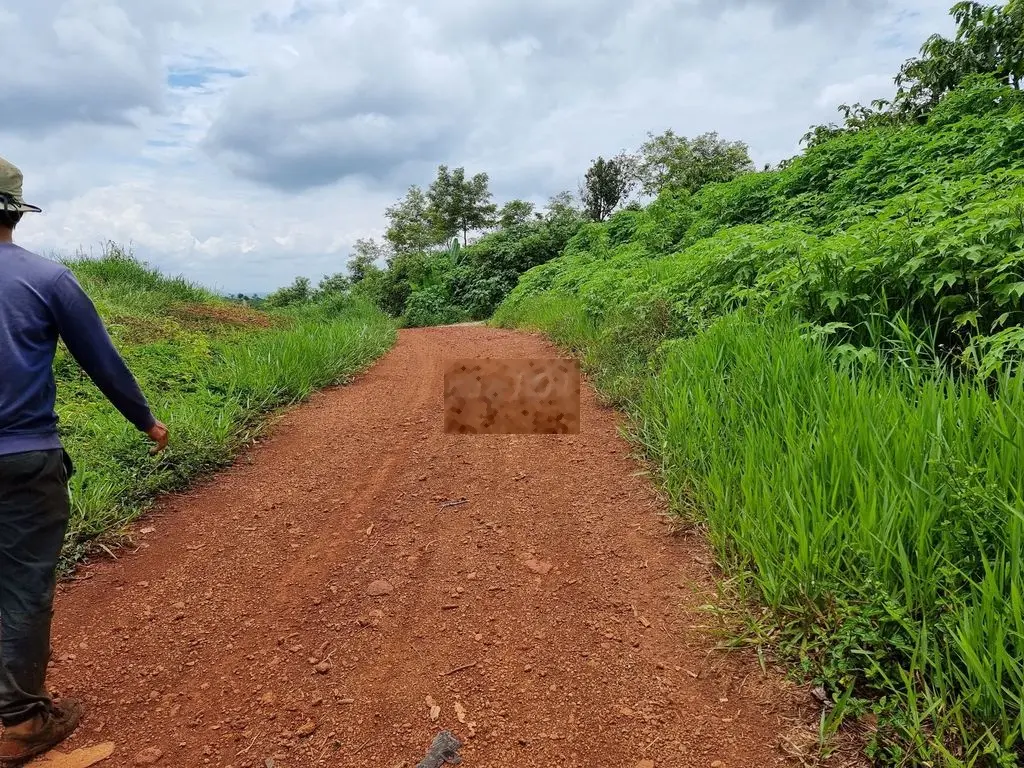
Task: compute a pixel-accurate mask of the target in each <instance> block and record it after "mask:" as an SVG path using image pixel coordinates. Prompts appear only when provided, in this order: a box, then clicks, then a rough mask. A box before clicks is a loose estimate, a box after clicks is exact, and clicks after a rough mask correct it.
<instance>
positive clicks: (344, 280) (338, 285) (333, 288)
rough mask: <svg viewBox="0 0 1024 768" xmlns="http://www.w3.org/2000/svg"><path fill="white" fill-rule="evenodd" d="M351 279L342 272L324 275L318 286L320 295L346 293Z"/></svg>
mask: <svg viewBox="0 0 1024 768" xmlns="http://www.w3.org/2000/svg"><path fill="white" fill-rule="evenodd" d="M349 285H350V283H349V279H348V277H347V276H345V275H344V274H343V273H341V272H336V273H335V274H333V275H324V276H323V278H322V279H321V280H320V285H318V286H317V293H318V294H319V295H320V296H327V295H330V294H335V293H345V292H346V291H347V290H348V289H349Z"/></svg>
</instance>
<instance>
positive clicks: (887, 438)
mask: <svg viewBox="0 0 1024 768" xmlns="http://www.w3.org/2000/svg"><path fill="white" fill-rule="evenodd" d="M1022 247H1024V95H1022V94H1021V92H1020V91H1018V90H1015V89H1013V88H1009V87H1005V86H1001V85H999V84H997V83H996V82H995V81H994V80H991V79H988V78H985V77H975V78H971V79H969V80H968V81H967V82H965V83H964V84H963V85H962V86H961V87H960V88H958V89H957V90H955V91H954V92H952V93H951V94H950V95H948V96H947V97H946V98H945V99H944V100H943V101H942V102H941V103H940V104H939V105H938V106H937V107H936V108H935V110H934V111H933V112H932V113H931V115H930V117H929V118H928V120H927V121H926V122H923V123H921V124H915V123H898V124H881V125H876V126H873V127H872V126H866V127H864V128H863V129H862V130H850V131H846V132H843V133H840V134H838V135H836V136H834V137H832V138H831V139H829V140H826V141H824V142H821V143H819V144H817V145H816V146H814V147H812V148H810V149H809V150H808V151H807V152H806V153H805V154H804V155H803V156H801V157H799V158H796V159H795V160H794V161H792V163H790V164H789V165H788V166H787V167H785V168H782V169H779V170H775V171H770V172H764V173H752V174H748V175H744V176H742V177H740V178H738V179H737V180H735V181H733V182H730V183H726V184H718V185H712V186H708V187H705V188H704V189H703V190H702V191H700V192H699V193H698V194H697V195H695V196H692V197H691V196H690V195H688V194H686V193H684V192H677V191H672V190H667V191H665V192H663V193H662V195H661V196H660V197H659V198H658V199H657V200H656V201H655V202H653V203H652V204H651V205H649V206H648V207H647V208H646V209H644V210H641V211H629V210H627V211H622V212H620V213H618V214H616V215H614V216H613V217H612V218H611V220H610V221H608V222H606V223H603V224H589V225H586V226H585V227H584V228H583V229H582V230H581V231H580V232H579V233H578V234H577V235H576V236H575V237H574V238H573V240H572V241H570V243H569V245H568V247H567V248H566V250H565V252H564V254H563V255H562V256H561V257H560V258H558V259H556V260H554V261H551V262H549V263H547V264H544V265H542V266H539V267H537V268H535V269H533V270H531V271H530V272H528V273H526V274H525V275H524V276H523V278H522V279H521V281H520V282H519V285H518V286H517V288H516V289H515V290H514V291H513V292H512V294H511V295H510V296H509V298H508V299H507V300H506V301H505V302H504V304H503V305H502V306H501V307H500V308H499V310H498V312H497V314H496V316H495V320H496V322H497V323H499V324H501V325H505V326H519V327H535V328H540V329H542V330H544V331H546V332H548V333H549V334H550V335H551V336H552V337H553V338H555V339H556V340H558V341H559V342H561V343H562V344H563V345H564V346H565V347H567V348H569V349H571V350H573V351H574V352H576V353H578V354H579V355H580V356H581V357H583V359H584V360H585V362H586V363H587V365H588V367H589V369H590V370H591V371H592V372H593V373H594V374H595V376H596V377H597V380H598V382H599V384H600V385H601V386H602V388H603V389H604V391H605V392H606V393H607V394H608V395H609V396H610V397H612V398H613V399H614V400H616V401H617V402H619V403H620V404H622V405H624V406H625V407H627V408H628V409H629V410H630V411H631V413H632V414H633V416H634V422H635V434H636V437H637V439H638V440H640V441H642V442H643V443H644V444H645V445H646V447H647V449H648V451H649V453H650V454H651V455H652V457H654V458H655V459H656V460H657V461H658V462H659V463H660V464H661V466H662V469H663V478H664V482H665V485H666V488H667V490H668V492H669V493H670V495H671V497H672V498H673V499H674V502H675V506H676V509H677V510H678V511H679V513H680V514H681V515H684V516H686V517H687V518H688V519H691V520H694V521H699V522H701V523H702V524H706V525H707V526H708V527H709V530H710V534H711V538H712V541H713V542H714V544H715V546H716V549H717V552H718V555H719V560H720V562H721V564H722V565H723V566H724V567H725V568H726V569H727V571H728V572H729V573H730V574H731V576H732V577H733V580H732V582H731V583H734V584H735V585H736V587H737V589H738V590H739V592H738V596H739V597H740V598H742V599H748V598H751V599H754V598H756V599H757V600H758V601H760V602H762V603H764V604H765V605H767V606H768V609H769V610H768V611H767V612H766V613H764V614H762V613H761V612H760V611H757V618H756V619H754V620H753V623H751V625H750V630H751V631H750V635H751V639H752V640H753V641H754V642H757V643H760V644H763V645H766V646H771V647H774V648H775V649H776V650H777V651H778V652H780V653H782V654H784V655H788V656H791V657H795V658H797V659H798V660H799V662H800V664H801V668H802V669H804V670H805V671H807V672H808V673H810V674H811V676H812V677H814V678H815V679H816V680H817V681H818V682H820V683H822V684H823V685H825V686H826V688H827V690H828V691H829V694H830V696H831V697H832V701H833V704H834V705H835V707H836V709H835V711H834V714H837V715H839V716H841V715H844V714H853V715H859V714H864V713H866V712H869V711H872V710H873V716H877V717H878V721H877V722H878V726H877V729H874V733H875V739H874V743H873V746H872V748H871V749H872V752H873V753H874V754H875V755H876V756H878V757H880V759H881V760H882V761H883V762H884V763H885V764H904V763H905V761H907V760H912V761H925V760H928V761H931V762H930V763H929V764H934V765H989V764H991V765H996V764H998V765H1014V764H1016V762H1017V761H1019V760H1020V759H1021V756H1022V754H1024V753H1022V749H1024V714H1022V707H1021V691H1024V599H1022V597H1021V596H1022V595H1024V385H1022V378H1021V375H1020V373H1019V369H1018V367H1017V364H1018V363H1019V360H1020V357H1021V353H1022V352H1024V303H1022V296H1024V256H1022ZM840 720H841V717H835V718H833V719H830V721H829V723H830V724H832V725H834V724H836V723H838V722H839V721H840ZM867 722H870V723H873V722H875V721H874V720H868V721H867ZM872 728H874V726H872ZM914 764H919V763H918V762H915V763H914Z"/></svg>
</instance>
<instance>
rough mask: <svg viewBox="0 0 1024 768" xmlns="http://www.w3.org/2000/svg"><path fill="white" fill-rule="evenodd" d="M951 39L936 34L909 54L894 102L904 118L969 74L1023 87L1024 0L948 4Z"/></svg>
mask: <svg viewBox="0 0 1024 768" xmlns="http://www.w3.org/2000/svg"><path fill="white" fill-rule="evenodd" d="M950 14H951V15H952V16H953V19H954V21H955V22H956V27H957V28H956V34H955V35H954V37H953V39H952V40H950V39H948V38H945V37H943V36H942V35H932V36H931V37H929V38H928V40H927V41H926V42H925V44H924V45H923V46H921V52H920V54H921V55H920V56H919V57H917V58H913V59H909V60H908V61H907V62H906V63H905V64H904V65H903V67H902V68H901V69H900V72H899V74H898V75H897V76H896V85H897V87H898V89H899V90H898V92H897V95H896V100H895V102H894V107H895V109H896V111H897V112H898V113H900V114H901V115H903V116H905V117H911V118H921V117H923V116H924V115H925V114H927V113H928V112H929V111H930V110H931V109H932V108H933V107H934V106H935V105H936V104H937V103H938V102H939V100H940V99H941V98H942V97H943V96H944V95H945V94H947V93H949V92H950V91H951V90H953V89H954V88H956V87H957V86H958V85H959V84H960V83H961V81H963V79H964V78H965V77H968V76H969V75H981V74H992V75H995V76H996V78H998V79H999V80H1000V81H1001V82H1003V83H1005V84H1006V85H1010V86H1012V87H1014V88H1017V89H1020V87H1021V81H1022V80H1024V0H1010V2H1009V3H1007V4H1006V5H1005V6H998V5H982V4H981V3H978V2H973V1H972V0H964V1H963V2H958V3H957V4H956V5H954V6H953V7H952V8H951V9H950Z"/></svg>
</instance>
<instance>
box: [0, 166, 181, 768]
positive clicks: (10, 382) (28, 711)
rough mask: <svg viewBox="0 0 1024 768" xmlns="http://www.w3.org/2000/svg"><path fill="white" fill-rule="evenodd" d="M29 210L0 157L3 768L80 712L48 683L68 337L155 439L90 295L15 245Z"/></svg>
mask: <svg viewBox="0 0 1024 768" xmlns="http://www.w3.org/2000/svg"><path fill="white" fill-rule="evenodd" d="M25 213H41V210H40V209H39V208H37V207H35V206H32V205H28V204H26V203H25V201H24V200H23V199H22V174H21V171H19V170H18V169H17V168H15V167H14V166H13V165H11V164H10V163H9V162H7V161H6V160H4V159H2V158H0V723H3V726H4V732H3V736H2V738H0V766H11V765H21V764H23V763H25V762H27V761H28V760H30V759H31V758H32V757H34V756H36V755H39V754H42V753H43V752H46V751H47V750H49V749H50V748H52V747H53V746H55V745H57V744H59V743H60V742H61V741H63V740H64V739H65V738H67V737H68V736H69V735H70V734H71V733H72V731H74V730H75V728H76V727H77V725H78V721H79V719H80V718H81V715H82V710H81V706H80V704H79V703H78V702H75V701H72V700H67V699H65V700H60V701H56V702H55V701H53V700H51V698H50V696H49V694H48V693H47V691H46V667H47V665H48V664H49V660H50V621H51V617H52V616H53V596H54V589H55V586H56V567H57V559H58V557H59V555H60V551H61V546H62V544H63V542H64V534H65V531H66V529H67V524H68V516H69V514H70V499H69V496H68V485H67V484H68V480H69V478H70V477H71V473H72V472H73V471H74V470H73V468H72V465H71V461H70V459H69V458H68V455H67V454H66V453H65V452H64V449H63V447H62V446H61V442H60V438H59V437H58V433H57V415H56V413H55V412H54V400H55V396H56V384H55V382H54V378H53V358H54V353H55V352H56V349H57V339H58V337H60V338H61V339H63V340H64V344H65V345H66V346H67V348H68V351H69V352H70V353H71V355H72V356H73V357H74V358H75V360H77V361H78V363H79V364H80V365H81V366H82V368H83V369H84V370H85V372H86V373H87V374H88V375H89V377H90V378H91V379H92V380H93V381H94V382H95V383H96V385H97V386H98V387H99V388H100V390H101V391H102V392H103V394H104V395H105V396H106V397H107V398H108V399H109V400H110V402H111V403H113V405H114V406H115V407H116V408H117V409H118V410H119V411H120V412H121V413H122V414H123V415H124V416H125V418H127V419H128V420H129V421H130V422H131V423H132V424H134V425H135V427H137V428H138V429H139V430H140V431H141V432H144V433H146V434H147V435H148V436H149V438H150V439H151V440H152V441H153V442H154V443H156V445H155V446H154V449H153V450H154V451H160V450H163V448H164V447H165V446H166V445H167V428H166V427H165V426H164V425H163V424H161V423H160V422H158V421H157V420H156V419H154V418H153V415H152V413H151V412H150V409H149V405H148V404H147V403H146V399H145V397H143V395H142V392H140V391H139V387H138V384H137V383H136V381H135V379H134V378H133V377H132V374H131V372H130V371H129V370H128V367H127V366H126V365H125V363H124V361H123V360H122V359H121V356H120V355H119V354H118V352H117V350H116V349H115V348H114V345H113V343H112V342H111V340H110V336H109V335H108V334H107V331H106V328H104V326H103V323H102V321H101V320H100V318H99V316H98V315H97V313H96V309H95V307H94V306H93V304H92V302H91V301H90V299H89V297H88V296H86V294H85V293H84V292H83V291H82V288H81V287H80V286H79V284H78V282H77V281H76V280H75V278H74V276H73V275H72V274H71V272H70V271H69V270H68V269H67V268H66V267H64V266H62V265H61V264H58V263H56V262H53V261H49V260H47V259H44V258H41V257H39V256H36V255H34V254H32V253H29V252H28V251H26V250H24V249H23V248H19V247H18V246H16V245H14V243H13V234H14V229H15V227H16V226H17V225H18V223H19V222H20V221H21V218H22V215H23V214H25Z"/></svg>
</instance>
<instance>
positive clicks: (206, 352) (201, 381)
mask: <svg viewBox="0 0 1024 768" xmlns="http://www.w3.org/2000/svg"><path fill="white" fill-rule="evenodd" d="M69 266H70V267H71V268H72V270H73V271H74V272H75V274H76V276H77V277H78V279H79V280H80V281H81V282H82V284H83V286H84V287H85V289H86V290H87V292H88V293H89V294H90V296H91V297H92V298H93V301H94V302H95V303H96V305H97V308H98V309H99V311H100V313H101V315H102V316H103V317H104V320H105V321H106V322H107V323H108V327H109V330H110V333H111V337H112V338H113V339H114V343H115V344H116V345H117V347H118V349H119V350H120V351H121V353H122V355H123V356H124V357H125V360H126V361H127V362H128V365H129V367H130V368H131V369H132V371H133V373H134V374H135V375H136V377H137V378H138V380H139V383H140V385H141V386H142V388H143V391H144V392H145V394H146V396H147V398H148V399H149V400H150V404H151V405H152V407H153V410H154V412H155V414H156V416H157V418H159V419H160V420H162V421H163V422H165V423H166V424H167V425H168V428H169V429H170V432H171V443H170V447H169V448H168V450H167V451H166V452H165V453H164V454H162V455H161V456H159V457H151V456H149V454H148V452H147V447H148V445H149V443H148V442H147V441H146V440H145V438H144V437H143V436H142V435H140V434H139V433H138V432H137V431H136V430H135V429H134V428H133V427H132V426H131V425H129V424H128V423H127V422H126V421H125V420H124V419H123V418H122V417H121V416H120V414H118V413H117V412H116V411H115V410H114V408H113V407H112V406H111V405H110V404H109V403H107V401H106V400H105V399H104V398H103V396H102V395H101V394H100V393H99V391H98V390H97V389H96V387H95V386H94V385H93V384H92V382H90V381H89V380H88V378H87V377H86V376H85V375H84V373H82V371H81V369H79V367H78V365H77V364H76V363H75V362H74V361H73V360H72V359H71V358H70V356H68V355H67V353H66V351H65V350H63V348H61V349H59V350H58V357H57V361H56V363H55V375H56V378H57V393H58V394H57V412H58V415H59V417H60V428H61V434H62V439H63V440H64V443H65V446H66V448H67V450H68V452H69V453H70V454H71V456H72V459H73V460H74V462H75V465H76V469H77V472H76V474H75V476H74V477H73V479H72V481H71V493H72V520H71V525H70V529H69V532H68V541H67V543H68V546H67V548H66V559H67V560H68V562H71V561H73V560H75V559H77V558H79V557H81V555H82V554H83V552H84V551H86V550H87V548H88V545H89V542H91V541H92V540H94V539H96V538H97V537H100V536H103V535H105V534H110V533H116V532H117V531H118V530H120V529H121V528H123V526H124V525H125V524H127V523H128V522H130V521H131V520H133V519H135V518H137V517H138V516H139V515H140V514H141V513H142V512H143V511H144V509H145V508H146V506H147V504H148V503H149V502H150V501H151V500H152V499H153V497H154V496H155V495H156V494H157V493H159V492H162V491H167V490H172V489H178V488H181V487H183V486H185V485H186V484H187V483H188V482H189V481H190V480H192V479H193V478H195V477H196V476H197V475H201V474H203V473H207V472H210V471H212V470H215V469H217V468H218V467H222V466H224V465H225V464H227V463H229V462H230V460H231V459H232V457H233V456H234V454H235V453H236V451H237V450H238V449H239V448H240V447H242V446H243V445H245V444H246V442H248V441H249V440H251V438H252V437H253V436H254V435H256V434H257V433H258V432H259V431H260V430H261V428H262V427H263V425H264V424H265V423H266V417H267V416H268V415H269V414H271V413H272V412H273V411H274V410H275V409H278V408H281V407H283V406H288V405H291V404H294V403H297V402H299V401H301V400H303V399H305V398H306V397H308V396H309V395H310V394H311V393H312V392H313V391H315V390H317V389H319V388H322V387H325V386H328V385H331V384H337V383H343V382H345V381H347V380H348V378H349V377H350V376H351V375H352V374H354V373H356V372H358V371H359V370H361V369H363V368H365V367H366V366H367V365H368V364H370V363H371V362H372V361H373V360H375V359H376V358H377V357H379V356H380V355H381V354H383V353H384V352H385V351H386V350H387V349H388V348H389V347H390V346H391V344H392V343H393V342H394V339H395V327H394V323H393V321H391V320H389V319H387V318H386V317H385V316H384V315H383V314H382V313H380V312H379V311H377V310H376V309H375V308H373V307H371V306H370V305H369V304H368V303H366V302H360V301H353V300H349V299H347V298H345V297H335V298H333V299H328V300H325V301H321V302H317V303H311V304H306V305H303V306H302V307H301V308H298V309H294V310H289V311H283V310H282V311H280V312H276V313H271V314H264V313H260V312H256V311H253V310H249V309H247V308H244V307H240V306H238V305H233V304H229V303H227V302H224V301H221V300H219V299H217V298H216V297H215V296H214V295H213V294H211V293H209V292H208V291H205V290H203V289H202V288H199V287H197V286H193V285H191V284H189V283H188V282H186V281H185V280H183V279H181V278H168V277H165V276H163V275H161V274H160V273H159V272H157V271H156V270H152V269H149V268H148V267H146V266H144V265H142V264H140V263H139V262H137V261H135V260H134V259H132V258H131V257H129V256H126V255H125V254H124V253H123V252H122V251H120V250H119V249H117V248H116V247H114V248H111V249H109V250H108V252H107V253H106V254H105V255H104V257H103V258H100V259H88V260H86V259H80V260H74V261H71V262H69Z"/></svg>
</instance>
